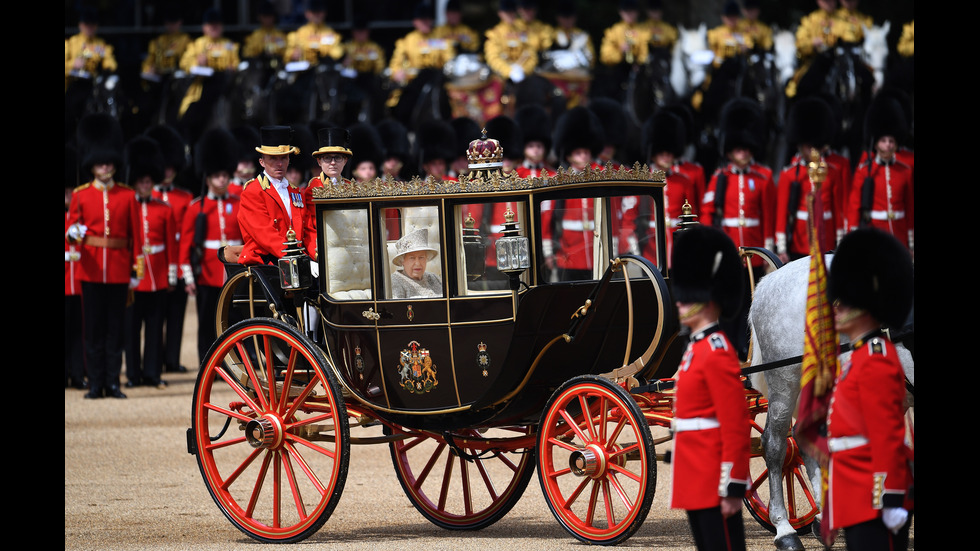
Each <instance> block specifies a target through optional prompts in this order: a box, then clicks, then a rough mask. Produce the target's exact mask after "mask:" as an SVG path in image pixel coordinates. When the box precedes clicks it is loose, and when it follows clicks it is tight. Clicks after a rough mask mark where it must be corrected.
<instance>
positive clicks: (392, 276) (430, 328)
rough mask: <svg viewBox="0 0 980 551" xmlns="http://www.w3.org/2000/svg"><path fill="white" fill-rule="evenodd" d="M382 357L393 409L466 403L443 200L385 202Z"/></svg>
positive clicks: (379, 322)
mask: <svg viewBox="0 0 980 551" xmlns="http://www.w3.org/2000/svg"><path fill="white" fill-rule="evenodd" d="M376 223H377V224H378V226H379V228H378V231H379V235H380V236H381V238H382V244H383V250H382V254H381V255H380V256H379V258H378V263H379V264H380V266H376V272H381V276H380V280H381V281H380V285H379V286H378V288H379V300H378V305H377V313H378V319H377V328H378V358H379V364H380V369H381V376H382V380H383V381H384V388H385V394H386V396H387V398H388V404H389V407H391V408H393V409H407V410H421V409H442V408H453V407H457V406H459V396H458V394H457V392H456V381H455V378H454V376H453V369H452V347H451V345H450V340H449V321H448V318H449V314H448V299H447V296H448V295H447V290H446V260H445V254H444V251H445V250H446V246H445V238H446V236H445V235H443V232H442V221H441V217H440V210H439V207H438V206H436V205H434V204H433V205H416V206H401V205H399V206H389V207H381V208H380V209H379V211H378V217H377V218H376Z"/></svg>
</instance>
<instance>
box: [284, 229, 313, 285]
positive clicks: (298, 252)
mask: <svg viewBox="0 0 980 551" xmlns="http://www.w3.org/2000/svg"><path fill="white" fill-rule="evenodd" d="M283 245H285V247H286V248H285V249H283V250H282V252H283V255H282V258H280V259H279V285H280V286H281V287H282V288H283V290H285V291H294V290H298V289H307V288H309V287H310V285H312V284H313V273H312V272H311V269H310V257H309V256H307V254H306V249H305V248H304V247H303V244H302V243H300V242H299V241H297V240H296V232H295V231H293V230H292V229H290V230H289V231H288V232H287V233H286V241H285V242H284V243H283Z"/></svg>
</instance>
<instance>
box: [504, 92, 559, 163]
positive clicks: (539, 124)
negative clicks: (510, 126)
mask: <svg viewBox="0 0 980 551" xmlns="http://www.w3.org/2000/svg"><path fill="white" fill-rule="evenodd" d="M514 122H515V123H516V124H517V126H518V128H520V129H521V134H522V135H523V136H524V150H523V154H524V157H523V159H522V160H521V164H520V165H519V166H518V167H517V175H518V176H520V177H521V178H527V177H529V176H530V177H539V176H546V175H547V176H553V175H554V174H555V170H554V168H552V167H551V164H550V163H549V161H548V155H550V154H551V127H552V124H551V117H550V116H549V115H548V112H547V111H546V110H545V109H544V107H541V106H540V105H525V106H523V107H521V108H519V109H518V110H517V111H516V112H515V113H514ZM505 153H506V152H505Z"/></svg>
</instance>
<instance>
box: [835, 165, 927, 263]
mask: <svg viewBox="0 0 980 551" xmlns="http://www.w3.org/2000/svg"><path fill="white" fill-rule="evenodd" d="M869 175H870V177H871V178H872V179H873V180H874V192H873V193H874V195H873V198H872V202H871V225H872V226H873V227H876V228H879V229H882V230H884V231H886V232H888V233H890V234H892V235H894V236H895V238H896V239H898V240H899V242H901V243H902V244H903V245H905V247H906V248H908V249H909V250H910V251H911V250H913V245H914V242H915V241H914V235H915V208H914V205H915V189H914V182H913V179H912V168H911V167H910V166H909V165H907V164H905V163H903V162H901V161H894V162H892V163H891V164H880V163H879V162H878V161H877V160H876V161H875V162H874V163H873V164H871V165H870V169H869V165H868V163H866V162H865V163H862V164H861V165H860V166H858V168H857V170H856V171H854V178H853V180H852V182H853V183H852V186H851V195H850V200H849V202H848V209H847V216H848V227H850V228H851V229H854V228H857V227H858V226H859V225H860V216H861V193H862V190H863V188H864V180H865V178H867V177H868V176H869Z"/></svg>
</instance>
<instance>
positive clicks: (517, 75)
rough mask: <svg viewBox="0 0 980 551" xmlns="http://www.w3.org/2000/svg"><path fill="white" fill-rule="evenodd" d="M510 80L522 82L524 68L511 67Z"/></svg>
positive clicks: (518, 66)
mask: <svg viewBox="0 0 980 551" xmlns="http://www.w3.org/2000/svg"><path fill="white" fill-rule="evenodd" d="M510 79H511V80H512V81H514V82H520V81H522V80H524V68H523V67H521V66H520V65H511V67H510Z"/></svg>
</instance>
